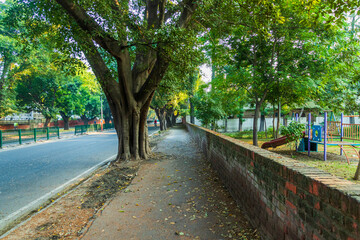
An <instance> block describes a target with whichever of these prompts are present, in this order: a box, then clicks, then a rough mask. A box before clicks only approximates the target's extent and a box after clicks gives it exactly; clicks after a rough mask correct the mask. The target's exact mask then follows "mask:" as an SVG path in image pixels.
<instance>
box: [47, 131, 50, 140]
mask: <svg viewBox="0 0 360 240" xmlns="http://www.w3.org/2000/svg"><path fill="white" fill-rule="evenodd" d="M46 138H47V140H49V139H50V135H49V128H46Z"/></svg>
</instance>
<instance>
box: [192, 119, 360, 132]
mask: <svg viewBox="0 0 360 240" xmlns="http://www.w3.org/2000/svg"><path fill="white" fill-rule="evenodd" d="M328 119H329V118H328ZM244 120H245V122H244V123H243V126H242V127H243V130H244V131H245V130H252V129H253V122H254V120H253V118H245V119H244ZM299 120H300V123H304V124H307V117H301V118H299ZM336 120H337V121H340V118H339V119H336ZM186 121H187V122H190V116H186ZM290 122H291V120H290V119H289V120H288V123H290ZM323 122H324V117H316V120H315V125H319V124H320V123H323ZM282 123H283V118H281V120H280V125H282ZM344 123H350V118H349V117H344ZM355 123H356V124H360V118H359V117H355ZM195 124H196V125H198V126H202V125H201V121H200V120H198V119H196V118H195ZM217 124H218V126H219V127H221V128H224V126H225V121H224V120H219V121H218V122H217ZM276 124H277V118H276V119H275V126H276ZM272 126H273V118H272V117H271V118H266V127H267V128H269V127H272ZM258 129H260V118H259V120H258ZM238 130H239V119H238V118H234V119H228V129H227V131H228V132H236V131H238ZM220 131H221V130H220Z"/></svg>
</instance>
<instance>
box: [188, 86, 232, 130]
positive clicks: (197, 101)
mask: <svg viewBox="0 0 360 240" xmlns="http://www.w3.org/2000/svg"><path fill="white" fill-rule="evenodd" d="M206 87H207V85H204V86H202V87H201V90H200V91H198V92H197V95H195V96H194V98H193V102H194V105H195V108H196V112H195V116H196V118H197V119H199V120H200V121H201V122H202V124H203V125H204V126H206V127H208V126H209V125H210V124H212V128H213V129H217V126H216V121H217V120H220V119H222V118H223V117H225V112H224V110H223V108H222V106H221V104H219V103H218V101H217V100H216V98H215V97H214V95H213V94H212V93H211V92H209V93H208V92H206V91H205V88H206Z"/></svg>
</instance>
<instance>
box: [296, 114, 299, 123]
mask: <svg viewBox="0 0 360 240" xmlns="http://www.w3.org/2000/svg"><path fill="white" fill-rule="evenodd" d="M295 121H296V122H298V121H299V114H296V115H295Z"/></svg>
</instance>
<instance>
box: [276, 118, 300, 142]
mask: <svg viewBox="0 0 360 240" xmlns="http://www.w3.org/2000/svg"><path fill="white" fill-rule="evenodd" d="M280 131H281V135H284V136H287V139H288V141H289V142H292V141H296V140H299V139H300V138H302V137H303V135H304V134H303V132H304V131H305V124H303V123H299V122H291V123H290V124H289V126H287V127H285V126H283V127H281V129H280Z"/></svg>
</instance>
